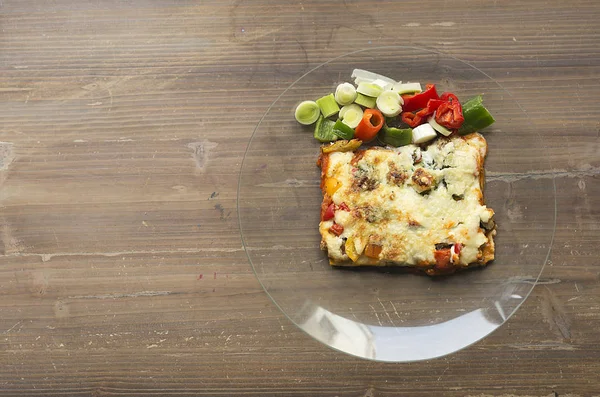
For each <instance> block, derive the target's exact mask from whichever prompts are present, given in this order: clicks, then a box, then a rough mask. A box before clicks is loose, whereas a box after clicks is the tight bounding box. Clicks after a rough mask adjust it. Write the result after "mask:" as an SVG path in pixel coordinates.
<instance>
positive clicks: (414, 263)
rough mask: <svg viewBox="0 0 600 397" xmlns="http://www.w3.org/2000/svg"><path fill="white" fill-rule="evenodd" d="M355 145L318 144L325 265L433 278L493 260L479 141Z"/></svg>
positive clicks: (492, 228) (492, 232)
mask: <svg viewBox="0 0 600 397" xmlns="http://www.w3.org/2000/svg"><path fill="white" fill-rule="evenodd" d="M358 145H360V143H358ZM358 145H357V144H356V142H353V141H349V142H348V141H342V142H340V141H338V142H336V143H334V144H333V145H331V146H324V147H322V149H321V155H320V156H319V160H318V162H317V164H318V165H319V166H320V167H321V189H322V191H323V203H322V204H321V222H320V223H319V232H320V233H321V237H322V239H321V248H322V249H323V250H325V251H327V254H328V256H329V261H330V263H331V265H333V266H359V265H366V266H404V267H408V268H413V269H418V270H421V271H424V272H426V273H427V274H429V275H439V274H448V273H452V272H454V271H456V270H458V269H463V268H467V267H472V266H483V265H485V264H487V263H488V262H489V261H491V260H493V259H494V236H495V233H496V231H495V225H494V222H493V216H494V211H493V210H492V209H490V208H487V207H486V206H485V204H484V200H483V184H484V179H485V176H484V169H483V163H484V160H485V155H486V151H487V143H486V141H485V139H484V138H483V136H481V135H480V134H478V133H473V134H469V135H466V136H458V135H457V136H451V137H448V138H445V137H440V138H439V139H437V140H435V141H434V142H433V143H431V144H430V145H429V146H427V147H423V146H417V145H407V146H402V147H398V148H382V147H371V148H368V149H357V146H358Z"/></svg>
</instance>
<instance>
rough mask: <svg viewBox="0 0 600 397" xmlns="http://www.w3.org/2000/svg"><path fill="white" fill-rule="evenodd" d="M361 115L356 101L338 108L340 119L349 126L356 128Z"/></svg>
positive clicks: (361, 111)
mask: <svg viewBox="0 0 600 397" xmlns="http://www.w3.org/2000/svg"><path fill="white" fill-rule="evenodd" d="M362 116H363V110H362V109H361V107H360V106H358V105H357V104H356V103H353V104H352V105H346V106H344V107H343V108H341V109H340V119H341V120H342V122H343V123H344V124H346V125H347V126H348V127H350V128H356V126H357V125H358V123H360V120H361V119H362Z"/></svg>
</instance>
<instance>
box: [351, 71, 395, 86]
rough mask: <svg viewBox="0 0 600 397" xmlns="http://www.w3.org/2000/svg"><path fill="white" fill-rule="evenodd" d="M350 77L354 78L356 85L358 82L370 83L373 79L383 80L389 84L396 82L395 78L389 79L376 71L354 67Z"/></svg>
mask: <svg viewBox="0 0 600 397" xmlns="http://www.w3.org/2000/svg"><path fill="white" fill-rule="evenodd" d="M352 78H353V79H354V83H356V85H358V84H359V83H363V82H364V83H372V82H373V81H375V80H383V81H385V82H387V83H390V84H396V81H395V80H393V79H390V78H389V77H387V76H383V75H381V74H378V73H373V72H369V71H368V70H364V69H354V70H353V71H352Z"/></svg>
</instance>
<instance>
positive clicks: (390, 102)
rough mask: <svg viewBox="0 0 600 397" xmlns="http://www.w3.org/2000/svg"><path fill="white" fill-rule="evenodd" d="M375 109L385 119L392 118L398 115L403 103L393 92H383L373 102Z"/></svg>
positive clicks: (398, 95)
mask: <svg viewBox="0 0 600 397" xmlns="http://www.w3.org/2000/svg"><path fill="white" fill-rule="evenodd" d="M375 103H376V104H377V109H379V110H380V111H381V113H383V114H384V116H386V117H394V116H397V115H399V114H400V112H401V111H402V104H403V103H404V101H403V100H402V97H400V94H398V93H397V92H395V91H390V90H388V91H384V92H382V93H381V94H380V95H379V96H378V97H377V100H376V102H375Z"/></svg>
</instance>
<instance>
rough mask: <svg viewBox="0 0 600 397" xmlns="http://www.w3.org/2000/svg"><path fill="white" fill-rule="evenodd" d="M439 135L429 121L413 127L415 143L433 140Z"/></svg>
mask: <svg viewBox="0 0 600 397" xmlns="http://www.w3.org/2000/svg"><path fill="white" fill-rule="evenodd" d="M436 136H437V133H436V132H435V130H434V129H433V127H432V126H431V125H430V124H429V123H425V124H421V125H420V126H418V127H415V128H413V132H412V141H413V143H423V142H427V141H430V140H432V139H433V138H435V137H436Z"/></svg>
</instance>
